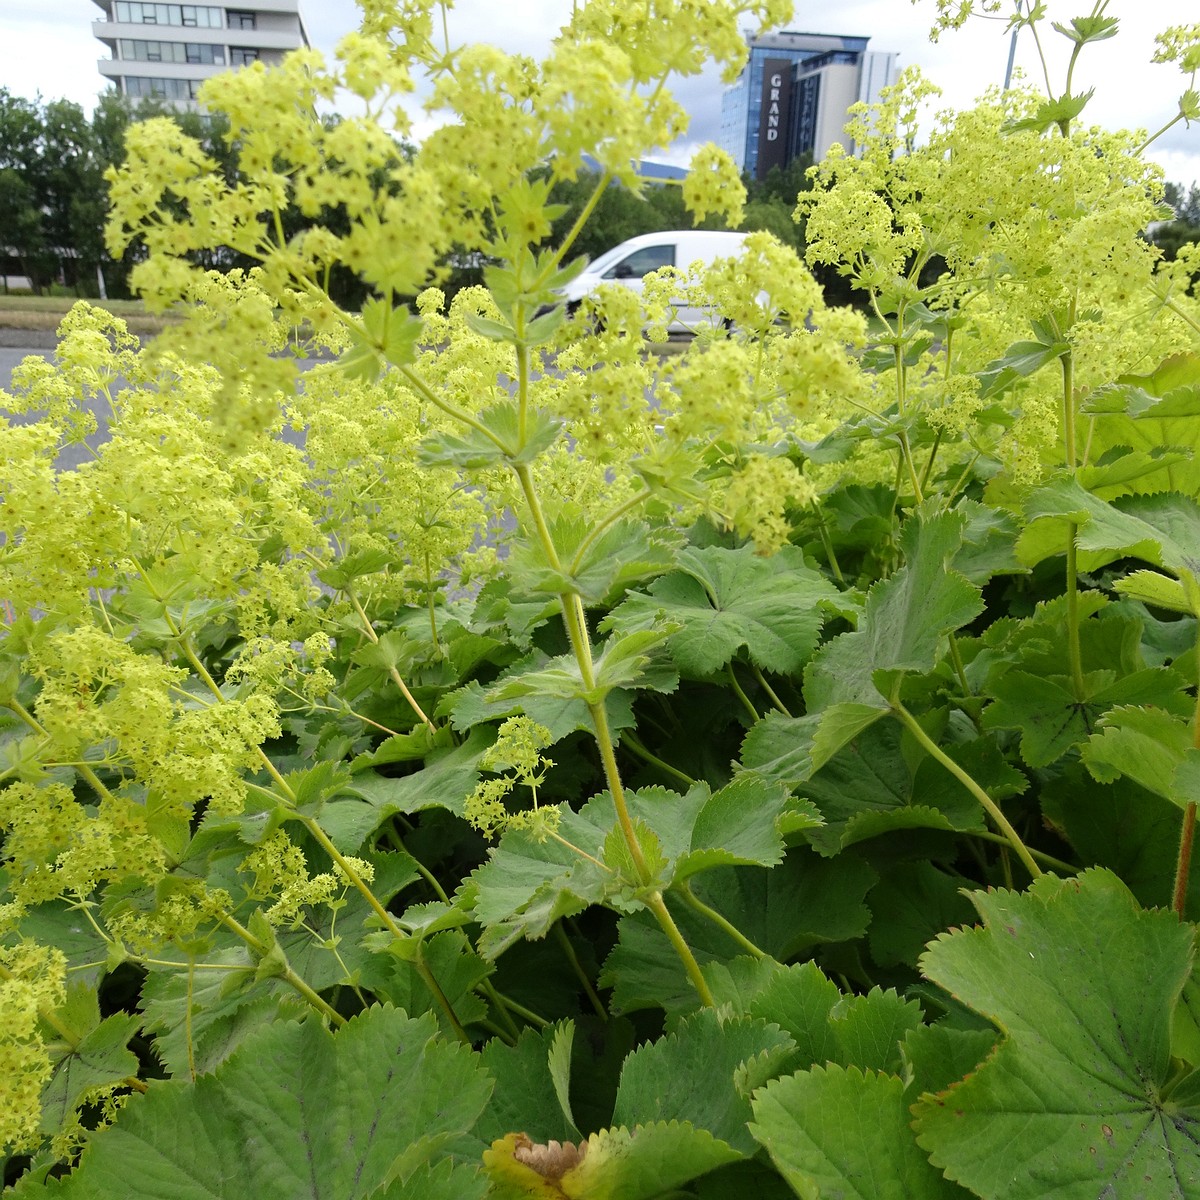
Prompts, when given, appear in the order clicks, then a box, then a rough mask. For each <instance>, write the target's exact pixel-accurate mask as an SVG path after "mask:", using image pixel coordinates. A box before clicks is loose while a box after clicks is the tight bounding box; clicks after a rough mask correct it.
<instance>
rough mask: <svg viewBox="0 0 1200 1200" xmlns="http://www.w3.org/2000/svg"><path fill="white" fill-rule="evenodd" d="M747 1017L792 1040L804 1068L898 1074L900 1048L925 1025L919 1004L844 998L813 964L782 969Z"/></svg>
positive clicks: (884, 997) (890, 997)
mask: <svg viewBox="0 0 1200 1200" xmlns="http://www.w3.org/2000/svg"><path fill="white" fill-rule="evenodd" d="M749 1011H750V1013H751V1014H752V1015H753V1016H756V1017H760V1018H762V1020H764V1021H770V1022H772V1023H773V1024H775V1025H778V1026H779V1027H780V1028H781V1029H783V1030H786V1031H787V1032H788V1033H789V1034H791V1036H792V1039H793V1040H794V1041H795V1043H796V1055H795V1065H797V1066H800V1067H810V1066H813V1065H814V1064H815V1065H816V1066H822V1065H824V1064H826V1063H836V1064H839V1065H841V1066H846V1067H850V1066H853V1067H859V1068H862V1069H871V1070H879V1071H883V1070H888V1071H895V1070H898V1069H899V1067H900V1062H901V1048H900V1047H901V1043H902V1042H903V1041H904V1039H905V1037H906V1036H907V1035H908V1034H909V1032H911V1031H912V1030H913V1029H916V1028H917V1027H918V1026H919V1025H920V1023H921V1009H920V1006H919V1005H918V1004H917V1003H916V1002H915V1001H912V1000H904V999H902V998H901V997H900V996H899V995H898V994H897V993H896V992H893V991H886V992H885V991H881V990H880V989H879V988H872V989H871V991H870V992H869V993H867V994H866V995H865V996H845V995H843V994H842V993H841V992H840V991H839V990H838V988H837V986H836V985H835V984H834V983H833V982H832V981H831V980H829V979H828V978H827V977H826V976H825V975H824V974H822V972H821V971H820V970H819V969H818V968H817V966H816V965H815V964H814V963H811V962H808V963H803V964H801V965H799V966H791V967H784V968H780V969H778V970H777V971H776V972H775V974H774V975H773V976H772V977H771V978H770V979H769V980H768V981H767V983H766V985H765V986H764V987H763V988H762V990H761V991H760V992H759V993H758V994H757V995H756V996H754V997H753V998H752V999H751V1001H750V1006H749Z"/></svg>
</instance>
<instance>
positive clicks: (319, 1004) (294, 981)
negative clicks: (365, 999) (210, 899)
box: [217, 913, 346, 1025]
mask: <svg viewBox="0 0 1200 1200" xmlns="http://www.w3.org/2000/svg"><path fill="white" fill-rule="evenodd" d="M217 920H218V921H220V922H221V924H222V925H224V926H225V928H226V929H228V930H230V931H231V932H232V933H235V934H237V936H238V937H240V938H241V939H242V941H243V942H245V943H246V945H247V946H249V947H250V949H251V950H253V951H254V952H255V953H256V954H257V955H259V957H265V956H266V955H267V954H269V953H270V951H271V947H270V946H266V945H264V944H263V943H262V942H260V941H259V940H258V938H256V937H255V936H254V934H252V933H251V932H250V930H248V929H247V928H246V927H245V926H244V925H243V924H242V923H241V922H240V921H238V919H237V918H236V917H234V916H232V915H231V914H230V913H218V914H217ZM279 978H280V979H282V980H283V982H284V983H286V984H287V985H288V987H290V988H291V989H292V990H293V991H295V992H298V993H299V994H300V995H301V996H303V997H304V999H305V1000H307V1001H308V1003H309V1004H310V1005H312V1007H313V1008H315V1009H316V1010H317V1012H319V1013H320V1014H321V1015H322V1016H323V1017H327V1018H328V1019H329V1020H330V1021H332V1022H333V1023H334V1024H335V1025H345V1024H346V1018H345V1017H343V1016H342V1014H341V1013H340V1012H338V1011H337V1009H335V1008H331V1007H330V1005H329V1004H328V1003H327V1002H326V1001H325V1000H324V999H322V998H321V997H320V996H319V995H318V994H317V993H316V992H315V991H313V989H312V987H311V986H309V984H308V983H306V982H305V981H304V980H303V979H301V978H300V976H299V975H297V974H296V972H295V971H294V970H293V969H292V967H291V964H290V963H286V964H285V965H284V969H283V971H282V972H281V974H280V976H279Z"/></svg>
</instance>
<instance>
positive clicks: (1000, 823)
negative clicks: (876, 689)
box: [892, 700, 1042, 879]
mask: <svg viewBox="0 0 1200 1200" xmlns="http://www.w3.org/2000/svg"><path fill="white" fill-rule="evenodd" d="M892 712H893V713H894V714H895V715H896V716H897V717H898V718H899V719H900V721H901V722H902V723H903V725H904V727H905V728H906V729H907V730H908V731H909V732H910V733H911V734H912V735H913V737H914V738H916V739H917V742H918V743H919V744H920V746H921V747H922V749H923V750H925V752H926V753H927V754H928V755H930V757H931V758H934V759H936V760H937V761H938V762H939V763H941V764H942V766H943V767H945V768H946V770H947V771H949V772H950V774H951V775H953V776H954V778H955V779H957V780H958V782H959V783H961V784H962V785H963V787H965V788H966V789H967V791H968V792H970V793H971V795H972V796H974V797H975V799H976V800H978V801H979V803H980V804H981V805H983V809H984V811H985V812H986V813H987V814H988V816H990V817H991V818H992V821H993V823H994V824H995V825H996V827H997V828H998V829H999V830H1000V832H1001V833H1002V834H1004V840H1005V841H1006V842H1007V843H1008V844H1009V845H1010V846H1011V847H1012V848H1013V850H1014V851H1015V852H1016V855H1017V857H1018V858H1019V859H1020V860H1021V861H1022V862H1023V863H1024V864H1025V869H1026V870H1027V871H1028V872H1029V874H1030V875H1031V876H1032V877H1033V878H1034V879H1038V878H1040V877H1041V875H1042V869H1041V867H1039V866H1038V865H1037V863H1035V862H1034V861H1033V856H1032V855H1031V854H1030V853H1029V850H1028V848H1027V847H1026V845H1025V843H1024V842H1023V841H1021V838H1020V835H1019V834H1018V833H1017V831H1016V830H1015V829H1014V828H1013V827H1012V825H1011V824H1010V823H1009V820H1008V818H1007V817H1006V816H1005V815H1004V813H1003V812H1002V811H1001V809H1000V806H999V805H998V804H997V803H996V802H995V801H994V800H993V799H992V798H991V796H989V795H988V794H987V792H986V791H984V789H983V788H981V787H980V786H979V784H978V783H976V782H975V780H974V779H972V778H971V776H970V775H968V774H967V773H966V771H964V770H963V769H962V767H960V766H959V765H958V763H956V762H955V761H954V759H952V758H951V757H950V756H949V755H948V754H947V753H946V752H945V751H944V750H943V749H942V748H941V747H940V746H939V745H938V744H937V742H935V741H934V740H933V738H931V737H930V736H929V734H927V733H926V732H925V730H924V729H922V728H921V725H920V722H918V721H917V719H916V717H914V716H913V715H912V713H910V712H909V711H908V709H907V708H905V707H904V705H903V704H901V703H900V702H899V701H898V700H893V701H892Z"/></svg>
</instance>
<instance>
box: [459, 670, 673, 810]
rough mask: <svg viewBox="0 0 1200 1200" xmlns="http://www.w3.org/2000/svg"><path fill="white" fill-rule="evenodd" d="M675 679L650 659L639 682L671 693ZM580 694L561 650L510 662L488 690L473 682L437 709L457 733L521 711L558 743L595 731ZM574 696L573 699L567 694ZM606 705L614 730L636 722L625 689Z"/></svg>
mask: <svg viewBox="0 0 1200 1200" xmlns="http://www.w3.org/2000/svg"><path fill="white" fill-rule="evenodd" d="M535 664H537V665H535ZM676 681H677V676H675V673H674V671H672V670H670V669H669V668H668V669H666V670H664V669H663V668H661V667H659V666H658V665H657V664H653V663H652V664H650V665H649V666H648V667H646V669H645V672H644V674H643V675H642V679H641V684H642V686H648V687H661V688H662V689H663V690H665V691H671V690H673V689H674V686H675V683H676ZM583 692H584V687H583V680H582V677H581V676H580V675H579V665H578V663H577V662H576V661H575V658H574V656H573V655H565V654H564V655H561V656H559V657H558V658H555V659H547V658H545V656H543V655H534V656H532V657H531V658H529V659H526V660H524V661H522V662H520V663H516V664H514V665H513V666H512V667H510V668H509V669H508V670H506V671H505V672H504V673H503V674H502V675H501V676H500V678H499V679H498V680H497V681H496V683H494V684H493V685H492V686H491V687H489V688H486V689H485V688H483V687H482V686H481V685H480V684H479V683H477V682H476V681H474V680H472V681H471V682H470V683H468V684H467V686H466V687H463V688H459V689H458V691H456V692H452V693H451V694H450V695H449V696H447V697H446V698H445V699H444V700H443V701H442V702H441V704H439V705H438V709H437V711H438V715H439V716H449V717H450V722H451V724H452V725H453V726H454V728H455V729H456V730H460V731H461V730H466V729H470V728H471V727H472V726H476V725H480V724H482V723H483V722H485V721H488V722H490V721H500V720H503V719H504V718H505V717H511V716H515V715H517V714H518V713H524V714H525V715H526V716H528V717H530V718H531V719H532V720H534V721H536V722H537V723H538V724H539V725H544V726H545V727H546V728H547V729H548V730H549V731H550V737H551V741H552V742H557V741H560V740H561V739H563V738H565V737H566V736H567V735H568V734H570V733H574V732H575V730H577V729H582V730H585V731H587V732H589V733H591V732H594V729H595V726H594V725H593V723H592V717H591V714H590V712H589V711H588V706H587V701H586V700H585V699H584V697H583V694H582V693H583ZM572 695H573V696H574V698H573V699H572V698H569V697H571V696H572ZM604 704H605V708H606V710H607V713H608V724H609V729H610V730H611V731H612V732H613V733H619V732H620V731H621V730H623V729H630V728H632V727H633V726H634V725H635V724H636V722H635V721H634V718H633V709H632V696H631V693H630V692H629V691H627V690H626V689H624V688H618V689H617V690H615V691H611V692H609V694H608V696H607V697H606V698H605V701H604ZM468 790H470V789H468Z"/></svg>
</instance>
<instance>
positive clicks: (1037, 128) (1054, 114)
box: [1004, 88, 1096, 350]
mask: <svg viewBox="0 0 1200 1200" xmlns="http://www.w3.org/2000/svg"><path fill="white" fill-rule="evenodd" d="M1095 91H1096V89H1095V88H1089V89H1088V90H1087V91H1086V92H1082V93H1081V94H1080V95H1078V96H1071V95H1062V96H1059V97H1058V99H1057V100H1047V101H1045V102H1044V103H1042V104H1041V105H1040V106H1039V107H1038V110H1037V113H1036V114H1035V115H1034V116H1032V117H1026V118H1025V119H1024V120H1021V121H1011V122H1009V123H1008V124H1007V125H1005V126H1004V128H1005V130H1007V131H1011V132H1016V131H1018V130H1023V129H1031V130H1033V131H1034V132H1035V133H1045V132H1046V130H1047V129H1049V128H1050V126H1051V125H1061V124H1063V123H1065V122H1068V121H1073V120H1074V119H1075V118H1076V117H1077V116H1079V114H1080V113H1081V112H1083V110H1084V109H1085V108H1086V107H1087V102H1088V101H1089V100H1090V99H1091V98H1092V96H1093V95H1094V94H1095ZM1069 348H1070V347H1068V346H1064V347H1063V349H1064V350H1066V349H1069Z"/></svg>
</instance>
